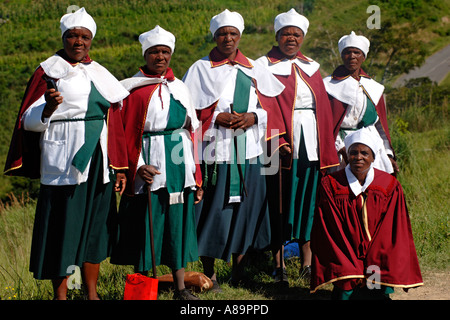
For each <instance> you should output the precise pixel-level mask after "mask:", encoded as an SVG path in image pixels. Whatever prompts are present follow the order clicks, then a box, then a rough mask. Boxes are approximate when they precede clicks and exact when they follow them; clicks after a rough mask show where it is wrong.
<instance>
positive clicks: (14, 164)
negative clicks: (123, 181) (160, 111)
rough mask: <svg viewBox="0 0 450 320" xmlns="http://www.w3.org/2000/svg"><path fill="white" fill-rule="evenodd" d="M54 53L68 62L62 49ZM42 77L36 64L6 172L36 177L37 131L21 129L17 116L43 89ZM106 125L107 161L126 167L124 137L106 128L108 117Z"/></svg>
mask: <svg viewBox="0 0 450 320" xmlns="http://www.w3.org/2000/svg"><path fill="white" fill-rule="evenodd" d="M57 54H58V55H60V56H61V57H63V58H64V59H66V60H67V61H68V62H69V63H70V61H69V60H68V58H67V56H66V55H65V54H64V51H63V50H60V51H58V52H57ZM91 61H92V60H91V59H90V58H89V56H86V58H85V59H84V60H83V61H82V63H90V62H91ZM45 77H47V76H46V75H45V73H44V70H43V69H42V67H40V66H39V67H38V68H37V69H36V71H35V72H34V74H33V76H32V77H31V78H30V80H29V81H28V85H27V88H26V91H25V94H24V97H23V100H22V104H21V106H20V109H19V113H18V116H17V119H16V124H15V127H14V131H13V134H12V138H11V144H10V147H9V151H8V155H7V158H6V163H5V169H4V172H5V174H6V175H10V176H24V177H28V178H31V179H38V178H40V154H41V152H40V146H39V143H40V136H41V133H40V132H31V131H26V130H24V128H23V126H22V121H21V119H22V116H23V114H24V113H25V111H27V110H28V108H29V107H30V106H31V105H32V104H33V103H34V102H36V101H37V100H38V99H39V98H40V97H41V96H42V95H43V94H44V93H45V91H46V90H47V85H46V82H45ZM115 108H117V105H116V104H113V105H112V106H111V108H109V110H108V114H109V113H110V112H111V110H113V109H115ZM108 119H109V117H108ZM107 125H108V158H109V161H110V163H109V165H110V166H111V167H112V168H114V169H126V168H127V161H126V159H125V158H123V157H121V155H123V154H124V150H125V149H123V148H124V146H125V144H124V138H123V136H120V135H117V134H116V133H117V131H115V130H110V129H111V127H112V126H114V125H113V124H111V123H110V121H108V123H107Z"/></svg>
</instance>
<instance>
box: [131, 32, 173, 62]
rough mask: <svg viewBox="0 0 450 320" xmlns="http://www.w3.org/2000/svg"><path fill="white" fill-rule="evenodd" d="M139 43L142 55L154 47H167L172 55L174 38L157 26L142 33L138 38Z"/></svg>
mask: <svg viewBox="0 0 450 320" xmlns="http://www.w3.org/2000/svg"><path fill="white" fill-rule="evenodd" d="M139 42H140V43H141V45H142V55H144V53H145V51H146V50H147V49H148V48H151V47H154V46H168V47H169V48H170V49H171V50H172V54H173V51H174V50H175V36H174V35H173V34H172V33H170V32H169V31H166V30H164V29H163V28H161V27H160V26H158V25H157V26H156V27H154V28H153V29H152V30H150V31H147V32H144V33H142V34H141V35H140V36H139Z"/></svg>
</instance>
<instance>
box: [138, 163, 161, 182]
mask: <svg viewBox="0 0 450 320" xmlns="http://www.w3.org/2000/svg"><path fill="white" fill-rule="evenodd" d="M137 173H138V174H139V175H140V176H141V178H142V179H144V181H145V183H147V184H148V185H151V184H152V183H153V177H154V176H155V175H157V174H161V172H159V171H158V169H157V168H156V167H154V166H152V165H143V166H140V167H139V169H138V171H137Z"/></svg>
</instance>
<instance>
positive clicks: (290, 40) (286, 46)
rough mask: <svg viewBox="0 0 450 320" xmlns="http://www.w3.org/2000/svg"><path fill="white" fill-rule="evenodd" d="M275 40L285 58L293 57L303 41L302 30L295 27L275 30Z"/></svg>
mask: <svg viewBox="0 0 450 320" xmlns="http://www.w3.org/2000/svg"><path fill="white" fill-rule="evenodd" d="M276 40H277V42H278V46H279V48H280V50H281V52H282V53H283V54H284V55H285V56H286V57H287V58H293V57H294V56H295V55H296V54H297V52H299V51H300V47H301V46H302V43H303V31H302V29H300V28H297V27H284V28H282V29H281V30H279V31H278V32H277V35H276Z"/></svg>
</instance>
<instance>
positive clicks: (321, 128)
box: [259, 47, 339, 169]
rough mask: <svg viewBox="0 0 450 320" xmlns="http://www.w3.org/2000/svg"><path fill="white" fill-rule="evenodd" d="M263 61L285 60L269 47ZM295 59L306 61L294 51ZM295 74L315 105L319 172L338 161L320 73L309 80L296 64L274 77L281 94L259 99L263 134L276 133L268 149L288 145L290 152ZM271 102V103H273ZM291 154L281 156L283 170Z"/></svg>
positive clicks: (290, 158) (329, 107)
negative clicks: (286, 73) (263, 113)
mask: <svg viewBox="0 0 450 320" xmlns="http://www.w3.org/2000/svg"><path fill="white" fill-rule="evenodd" d="M266 57H267V59H269V61H270V62H271V63H277V62H279V61H281V60H283V59H285V57H284V55H283V54H282V53H281V52H280V50H279V49H278V47H273V48H272V50H270V51H269V53H268V54H267V56H266ZM295 58H296V59H297V58H298V59H300V60H304V61H309V60H308V58H306V57H305V56H304V55H303V54H302V53H301V52H297V55H296V57H295ZM296 72H299V74H300V76H301V77H302V79H303V80H304V81H305V82H306V84H307V85H308V86H309V88H310V89H311V91H312V93H313V95H314V100H315V103H316V111H315V114H316V120H317V132H318V140H319V141H318V145H319V161H320V169H326V168H329V167H333V166H337V165H339V159H338V157H337V154H336V151H335V150H336V148H335V144H334V143H335V137H334V136H333V118H332V112H331V106H330V103H329V100H328V96H327V93H326V90H325V86H324V84H323V80H322V76H321V75H320V72H319V71H317V72H315V73H314V74H313V75H312V76H311V77H309V76H308V75H307V74H306V73H305V72H303V70H301V69H300V68H299V67H298V66H297V65H295V64H292V72H291V74H290V75H289V76H282V75H276V74H275V75H274V76H275V77H276V78H277V79H278V80H279V81H280V82H281V83H282V84H283V85H284V86H285V89H284V90H283V92H282V93H281V94H280V95H278V96H277V97H275V98H269V97H264V96H259V99H260V102H262V103H261V104H262V106H263V108H264V110H266V111H267V132H268V133H269V134H270V133H271V130H272V129H275V130H279V136H278V139H276V140H277V142H276V144H277V145H276V146H270V147H269V150H271V149H278V148H279V147H281V146H283V145H289V146H290V147H291V150H293V149H294V147H293V143H294V138H293V134H294V133H293V123H294V117H293V112H294V107H295V100H296V90H297V77H296ZM274 100H275V102H274ZM275 138H276V137H275V136H268V137H267V140H268V142H271V141H272V140H274V139H275ZM292 156H293V155H292V153H291V155H290V156H288V157H283V167H285V168H288V169H289V168H290V167H291V165H292V159H293V157H292Z"/></svg>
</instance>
